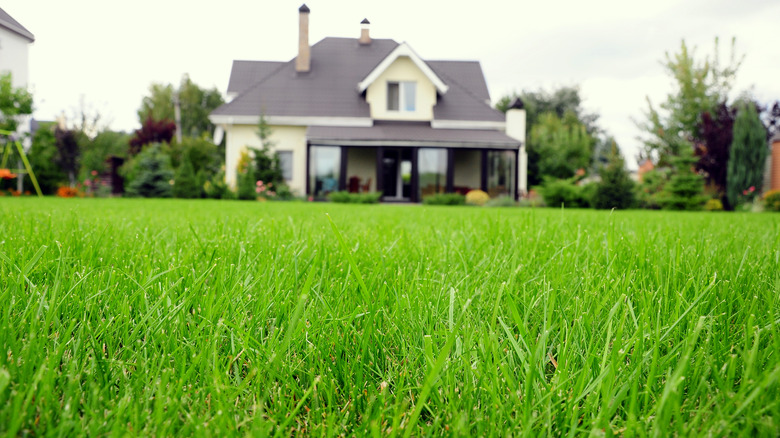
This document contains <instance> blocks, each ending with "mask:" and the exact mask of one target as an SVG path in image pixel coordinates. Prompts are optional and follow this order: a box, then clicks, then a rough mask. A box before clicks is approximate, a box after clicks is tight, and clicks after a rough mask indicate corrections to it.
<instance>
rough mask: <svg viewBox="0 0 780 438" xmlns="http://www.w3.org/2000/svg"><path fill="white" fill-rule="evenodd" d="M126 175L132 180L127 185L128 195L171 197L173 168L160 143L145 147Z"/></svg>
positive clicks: (132, 162) (131, 163)
mask: <svg viewBox="0 0 780 438" xmlns="http://www.w3.org/2000/svg"><path fill="white" fill-rule="evenodd" d="M128 164H130V169H129V170H128V171H127V173H126V176H127V178H128V179H129V180H130V183H129V184H128V186H127V195H128V196H143V197H145V198H170V197H171V194H172V190H171V179H173V170H172V169H171V160H170V158H169V157H168V155H166V154H164V153H163V152H162V151H161V150H160V145H159V144H153V145H150V146H149V147H147V148H146V149H144V150H143V151H142V152H141V153H140V154H139V155H138V156H137V157H136V158H135V159H134V160H132V161H131V162H130V163H128Z"/></svg>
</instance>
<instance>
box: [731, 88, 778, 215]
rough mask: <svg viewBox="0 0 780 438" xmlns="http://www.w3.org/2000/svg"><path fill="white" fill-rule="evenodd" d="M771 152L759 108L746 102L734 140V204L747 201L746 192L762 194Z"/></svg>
mask: <svg viewBox="0 0 780 438" xmlns="http://www.w3.org/2000/svg"><path fill="white" fill-rule="evenodd" d="M767 153H768V146H767V142H766V129H765V128H764V125H763V124H762V123H761V119H759V117H758V111H757V110H756V106H755V104H753V103H752V102H743V103H741V104H740V105H739V106H738V109H737V118H736V120H735V121H734V139H733V140H732V142H731V154H730V157H729V164H728V170H727V172H728V176H727V178H726V187H727V190H726V191H727V193H726V194H727V196H728V200H729V203H730V204H731V205H733V206H736V205H737V204H738V203H739V202H740V201H741V200H743V199H744V198H741V197H740V196H741V195H742V196H744V195H743V193H745V192H747V193H748V195H747V196H748V197H750V196H753V195H754V194H758V191H757V189H758V188H759V187H761V184H762V183H763V179H764V162H765V161H766V156H767ZM751 187H752V188H753V189H752V190H751Z"/></svg>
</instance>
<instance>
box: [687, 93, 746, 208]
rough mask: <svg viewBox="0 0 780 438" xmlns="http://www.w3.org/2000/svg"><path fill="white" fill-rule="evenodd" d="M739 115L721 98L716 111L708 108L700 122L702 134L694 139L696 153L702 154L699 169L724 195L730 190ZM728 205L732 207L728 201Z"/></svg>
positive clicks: (698, 155) (725, 204) (699, 128)
mask: <svg viewBox="0 0 780 438" xmlns="http://www.w3.org/2000/svg"><path fill="white" fill-rule="evenodd" d="M735 116H736V110H734V109H733V108H729V107H728V106H727V105H726V103H725V102H721V103H720V104H719V105H718V106H717V108H716V109H715V110H714V111H705V112H704V113H703V114H702V116H701V123H700V124H699V126H698V132H699V137H698V139H697V140H696V141H695V143H694V154H695V155H696V156H697V157H698V158H699V161H698V162H697V163H696V169H697V170H699V171H700V172H702V173H703V175H704V178H705V181H706V182H707V184H710V185H712V186H713V187H714V188H715V189H716V190H717V191H718V192H719V193H721V194H723V195H725V192H726V174H727V170H726V169H727V167H728V162H729V154H730V150H731V140H732V137H733V136H732V129H733V127H734V117H735ZM723 197H724V198H725V196H723ZM723 201H725V200H723ZM724 206H726V208H727V209H728V205H727V203H726V202H724Z"/></svg>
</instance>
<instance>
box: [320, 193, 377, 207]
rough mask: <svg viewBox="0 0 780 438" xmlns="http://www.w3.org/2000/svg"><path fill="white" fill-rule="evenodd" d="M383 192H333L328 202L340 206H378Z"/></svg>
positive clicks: (329, 195)
mask: <svg viewBox="0 0 780 438" xmlns="http://www.w3.org/2000/svg"><path fill="white" fill-rule="evenodd" d="M381 197H382V192H367V193H349V192H347V191H340V192H331V193H329V194H328V200H330V201H331V202H337V203H340V204H378V203H379V199H380V198H381Z"/></svg>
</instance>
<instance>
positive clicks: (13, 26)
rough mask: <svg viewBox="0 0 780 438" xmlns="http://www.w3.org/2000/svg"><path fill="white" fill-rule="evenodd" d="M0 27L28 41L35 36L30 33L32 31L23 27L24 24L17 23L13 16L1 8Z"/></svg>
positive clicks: (31, 40)
mask: <svg viewBox="0 0 780 438" xmlns="http://www.w3.org/2000/svg"><path fill="white" fill-rule="evenodd" d="M0 27H3V28H6V29H8V30H10V31H11V32H13V33H15V34H17V35H19V36H21V37H23V38H26V39H27V40H28V41H30V42H33V41H35V36H34V35H33V34H32V32H30V31H29V30H27V29H25V27H24V26H22V25H21V24H19V22H18V21H16V20H14V17H12V16H10V15H8V13H7V12H5V11H4V10H3V9H2V8H0Z"/></svg>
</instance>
